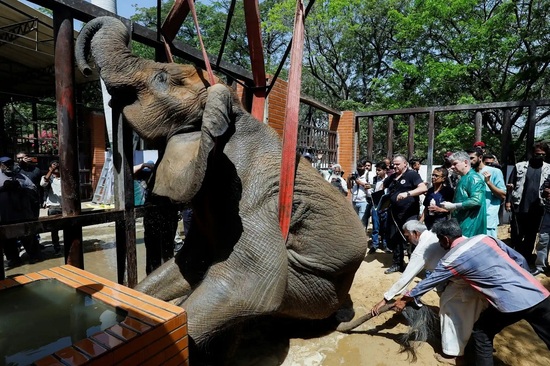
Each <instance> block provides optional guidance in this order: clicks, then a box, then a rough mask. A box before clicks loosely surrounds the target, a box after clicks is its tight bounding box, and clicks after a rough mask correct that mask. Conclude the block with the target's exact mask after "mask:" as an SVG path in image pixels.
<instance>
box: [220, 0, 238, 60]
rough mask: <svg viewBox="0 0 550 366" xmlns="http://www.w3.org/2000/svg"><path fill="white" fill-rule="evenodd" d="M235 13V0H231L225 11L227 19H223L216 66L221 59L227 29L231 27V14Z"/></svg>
mask: <svg viewBox="0 0 550 366" xmlns="http://www.w3.org/2000/svg"><path fill="white" fill-rule="evenodd" d="M234 13H235V0H231V4H230V5H229V11H228V12H227V20H226V21H225V30H224V31H223V39H222V44H221V46H220V52H218V60H217V61H216V66H220V62H221V60H222V56H223V51H224V50H225V44H226V43H227V36H228V35H229V29H230V28H231V21H232V20H233V14H234Z"/></svg>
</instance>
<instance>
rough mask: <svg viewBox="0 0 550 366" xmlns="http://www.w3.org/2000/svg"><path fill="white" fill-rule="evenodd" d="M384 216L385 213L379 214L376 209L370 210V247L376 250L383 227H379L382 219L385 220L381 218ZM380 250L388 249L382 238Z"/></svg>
mask: <svg viewBox="0 0 550 366" xmlns="http://www.w3.org/2000/svg"><path fill="white" fill-rule="evenodd" d="M385 215H386V212H382V213H379V212H378V210H377V209H376V208H374V207H373V208H372V210H371V217H372V247H373V248H375V249H378V247H379V245H380V235H381V234H383V231H384V230H383V227H381V224H382V219H385V218H384V217H383V216H385ZM382 249H384V250H385V249H388V245H387V244H386V239H385V238H384V237H382Z"/></svg>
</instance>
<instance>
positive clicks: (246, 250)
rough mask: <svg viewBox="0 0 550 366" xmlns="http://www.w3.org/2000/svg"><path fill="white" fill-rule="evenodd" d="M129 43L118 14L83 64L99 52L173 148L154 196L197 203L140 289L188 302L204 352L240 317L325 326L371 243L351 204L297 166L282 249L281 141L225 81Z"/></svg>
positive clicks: (142, 129)
mask: <svg viewBox="0 0 550 366" xmlns="http://www.w3.org/2000/svg"><path fill="white" fill-rule="evenodd" d="M128 39H129V37H128V33H127V30H126V28H125V27H124V25H123V24H122V23H121V22H120V21H118V20H117V19H115V18H110V17H102V18H97V19H94V20H93V21H91V22H90V23H88V24H87V25H86V27H85V28H84V29H83V30H82V31H81V33H80V36H79V38H78V40H77V45H76V56H77V64H78V65H79V68H80V69H81V70H83V72H85V73H89V66H88V64H87V60H88V57H89V54H91V55H92V56H93V58H94V59H95V62H96V65H97V67H98V68H99V70H100V74H101V77H102V79H103V80H104V81H105V84H106V86H107V89H108V91H109V93H110V94H111V97H112V100H111V103H112V104H113V105H114V106H116V107H118V108H121V110H122V113H123V115H124V117H125V120H126V121H127V122H128V123H129V124H130V125H131V126H132V127H133V128H134V130H135V131H136V132H137V133H138V134H139V135H140V136H141V137H143V138H144V139H146V140H149V141H153V142H156V143H163V144H164V146H165V148H166V150H165V153H164V155H163V157H162V160H161V161H160V163H159V165H158V168H157V171H156V178H155V186H154V189H153V193H154V194H157V195H160V196H166V197H169V198H170V199H172V200H174V201H177V202H185V203H190V204H191V206H192V208H193V222H192V225H191V229H190V232H189V234H188V237H187V238H186V240H185V245H184V247H183V249H182V250H181V251H180V252H179V254H178V255H177V256H176V258H175V260H174V259H173V260H171V261H169V262H167V263H165V264H164V265H163V266H162V267H160V268H159V269H157V270H156V271H155V272H153V273H152V274H151V275H150V276H148V277H147V278H146V279H145V280H144V281H143V282H142V283H140V284H139V285H138V289H139V290H141V291H143V292H145V293H148V294H151V295H153V296H156V297H158V298H161V299H164V300H173V299H176V298H178V299H180V300H181V303H180V305H181V306H182V307H184V308H185V309H186V310H187V312H188V314H189V323H188V327H189V328H188V330H189V335H190V336H191V338H192V340H193V342H194V343H195V344H196V345H197V346H198V347H199V348H206V349H207V348H208V345H209V341H210V340H211V339H212V337H214V336H215V335H216V334H217V333H218V332H220V331H222V330H224V329H228V328H229V327H230V326H231V325H233V324H236V323H238V322H239V321H241V320H246V319H250V318H252V317H256V316H259V315H265V314H271V315H276V316H279V315H280V316H284V317H294V318H300V319H324V318H327V317H330V316H331V315H333V314H334V313H335V312H336V311H337V310H338V309H340V308H342V307H343V306H344V305H346V303H347V301H348V300H349V296H348V291H349V288H350V286H351V284H352V281H353V277H354V274H355V271H356V270H357V268H358V267H359V265H360V263H361V261H362V260H363V259H364V255H365V252H366V243H367V239H366V235H365V231H364V228H363V227H362V225H361V223H360V222H359V220H358V219H357V215H356V214H355V212H354V211H353V209H352V207H351V205H350V203H349V202H348V201H347V200H346V199H345V197H343V196H342V195H341V193H340V192H338V191H337V190H336V189H335V188H334V187H332V186H331V185H330V184H329V183H327V182H325V181H324V180H323V178H322V177H321V175H320V174H319V173H318V172H317V171H316V170H315V169H314V168H312V167H311V165H310V164H309V163H307V161H306V160H304V159H299V161H298V164H297V172H296V181H295V191H294V205H293V213H292V221H291V227H290V234H289V238H288V240H287V241H286V242H284V241H283V238H282V235H281V232H280V229H279V224H278V194H279V174H280V164H281V142H280V138H279V137H278V135H277V134H276V133H275V132H274V131H273V130H272V129H271V128H270V127H268V126H267V125H265V124H263V123H260V122H258V121H257V120H255V119H253V118H252V117H251V116H250V114H249V113H247V112H246V111H245V110H244V109H243V108H242V106H241V105H240V103H239V102H238V99H237V97H236V95H235V93H234V92H233V91H232V90H231V89H229V88H228V87H227V86H225V85H222V84H216V85H214V86H211V85H209V83H208V81H207V80H206V78H205V77H204V73H203V71H202V70H200V69H196V68H194V67H192V66H186V65H179V64H164V63H156V62H153V61H149V60H144V59H140V58H138V57H136V56H134V55H132V54H131V53H130V51H129V50H128V48H127V46H126V45H127V43H128ZM288 169H292V167H288Z"/></svg>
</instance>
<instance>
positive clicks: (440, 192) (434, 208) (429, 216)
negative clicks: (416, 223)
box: [420, 167, 454, 230]
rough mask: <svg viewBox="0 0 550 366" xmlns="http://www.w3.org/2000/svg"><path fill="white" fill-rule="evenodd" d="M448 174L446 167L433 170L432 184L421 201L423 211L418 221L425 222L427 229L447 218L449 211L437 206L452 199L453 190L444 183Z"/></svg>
mask: <svg viewBox="0 0 550 366" xmlns="http://www.w3.org/2000/svg"><path fill="white" fill-rule="evenodd" d="M448 176H449V171H448V170H447V169H446V168H443V167H440V168H435V169H434V170H433V173H432V186H431V187H430V188H429V189H428V192H427V193H426V198H424V202H423V205H424V211H423V212H422V215H421V216H420V221H421V222H424V223H425V224H426V227H427V228H428V230H429V229H431V228H432V225H433V224H434V223H436V222H438V221H441V220H446V219H448V218H449V211H447V210H445V209H444V208H443V207H439V204H440V203H441V202H443V201H447V202H452V201H453V196H454V190H453V189H452V188H451V187H449V186H448V185H447V184H446V183H445V182H447V179H448Z"/></svg>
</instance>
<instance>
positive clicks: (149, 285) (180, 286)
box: [135, 258, 192, 301]
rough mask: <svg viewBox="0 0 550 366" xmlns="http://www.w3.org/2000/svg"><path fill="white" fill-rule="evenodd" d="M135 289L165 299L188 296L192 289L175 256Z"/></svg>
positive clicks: (170, 299) (171, 299)
mask: <svg viewBox="0 0 550 366" xmlns="http://www.w3.org/2000/svg"><path fill="white" fill-rule="evenodd" d="M135 289H136V290H137V291H140V292H143V293H144V294H147V295H151V296H153V297H156V298H157V299H161V300H164V301H173V300H175V299H180V298H182V297H186V296H188V295H189V294H190V293H191V291H192V289H191V285H190V284H189V282H187V281H186V280H185V279H184V278H183V276H182V274H181V272H180V269H179V267H178V265H177V264H176V263H175V260H174V258H172V259H170V260H169V261H168V262H166V263H164V264H163V265H162V266H160V267H159V268H158V269H156V270H155V271H154V272H153V273H151V274H150V275H148V276H147V277H146V278H145V279H144V280H143V281H141V282H140V283H139V284H138V285H137V286H136V288H135Z"/></svg>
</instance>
